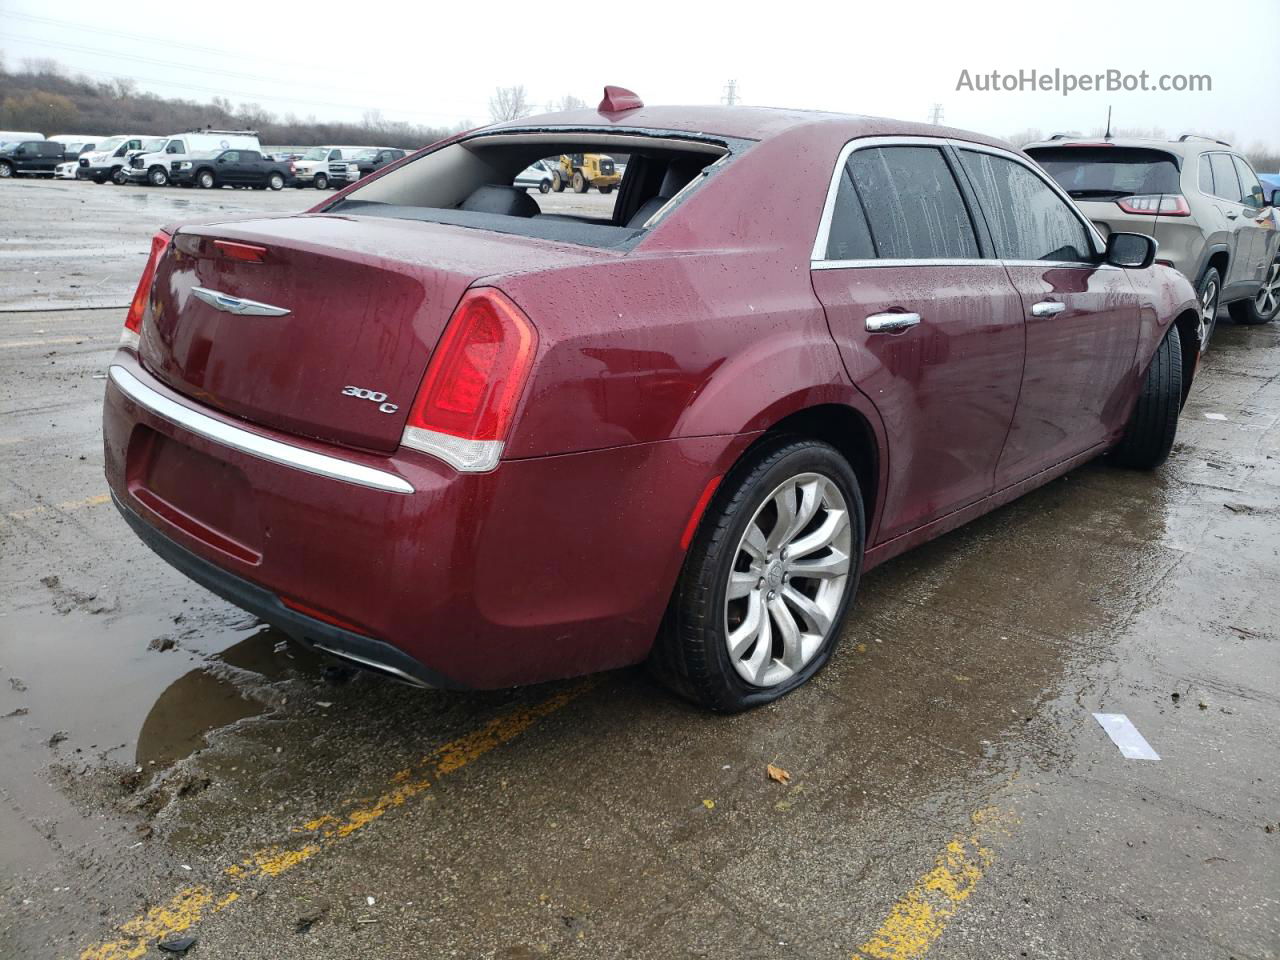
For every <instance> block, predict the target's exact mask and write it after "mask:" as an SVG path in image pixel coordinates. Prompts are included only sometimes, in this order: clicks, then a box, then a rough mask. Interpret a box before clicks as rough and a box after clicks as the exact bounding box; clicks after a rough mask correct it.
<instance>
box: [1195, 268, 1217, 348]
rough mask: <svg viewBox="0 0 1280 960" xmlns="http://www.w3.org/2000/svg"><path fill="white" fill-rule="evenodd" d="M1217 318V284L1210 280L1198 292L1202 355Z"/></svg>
mask: <svg viewBox="0 0 1280 960" xmlns="http://www.w3.org/2000/svg"><path fill="white" fill-rule="evenodd" d="M1217 318H1218V283H1217V281H1216V280H1213V279H1212V278H1210V280H1209V282H1208V283H1206V284H1205V285H1204V289H1203V290H1201V291H1200V330H1199V334H1200V352H1201V353H1204V351H1205V348H1206V347H1208V346H1209V338H1210V337H1212V336H1213V328H1214V324H1215V323H1216V321H1217Z"/></svg>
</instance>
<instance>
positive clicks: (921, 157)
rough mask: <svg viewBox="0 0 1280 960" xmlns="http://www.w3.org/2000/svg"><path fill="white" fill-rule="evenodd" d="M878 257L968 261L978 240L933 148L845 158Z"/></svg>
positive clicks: (947, 170)
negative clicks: (847, 160)
mask: <svg viewBox="0 0 1280 960" xmlns="http://www.w3.org/2000/svg"><path fill="white" fill-rule="evenodd" d="M848 172H849V176H850V177H851V178H852V181H853V185H854V187H855V188H856V189H857V194H858V197H859V198H860V199H861V201H862V209H863V211H864V212H865V213H866V220H867V225H868V227H869V228H870V231H871V239H872V243H873V244H874V247H875V252H876V255H877V256H879V257H880V258H882V259H887V260H971V259H975V258H977V257H978V256H979V253H978V240H977V237H976V236H975V234H974V231H973V223H972V222H971V221H970V219H969V211H968V209H967V208H966V207H965V204H964V199H963V197H961V195H960V188H959V187H958V186H957V185H956V182H955V178H954V177H953V176H952V175H951V168H950V167H949V166H948V165H947V161H946V159H945V158H944V157H943V155H942V151H941V150H939V149H938V148H937V147H905V146H904V147H872V148H870V149H865V150H855V151H854V152H853V153H852V154H851V155H850V156H849V163H848Z"/></svg>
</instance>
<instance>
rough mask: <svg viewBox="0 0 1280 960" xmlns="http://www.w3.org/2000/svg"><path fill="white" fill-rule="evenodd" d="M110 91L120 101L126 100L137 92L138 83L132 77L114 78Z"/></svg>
mask: <svg viewBox="0 0 1280 960" xmlns="http://www.w3.org/2000/svg"><path fill="white" fill-rule="evenodd" d="M112 89H113V90H114V91H115V94H116V97H117V98H119V99H120V100H128V99H129V98H130V97H132V96H133V95H134V94H135V93H137V92H138V83H137V81H136V80H134V79H133V78H132V77H116V78H115V80H113V81H112Z"/></svg>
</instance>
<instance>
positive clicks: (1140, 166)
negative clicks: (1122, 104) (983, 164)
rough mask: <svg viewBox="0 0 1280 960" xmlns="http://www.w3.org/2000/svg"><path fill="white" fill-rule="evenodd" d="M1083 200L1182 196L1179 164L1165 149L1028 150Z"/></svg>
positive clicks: (1052, 148)
mask: <svg viewBox="0 0 1280 960" xmlns="http://www.w3.org/2000/svg"><path fill="white" fill-rule="evenodd" d="M1027 153H1028V154H1030V155H1031V156H1032V157H1034V158H1035V160H1036V162H1037V163H1039V164H1040V165H1041V166H1042V167H1044V168H1045V170H1046V171H1048V173H1049V176H1051V177H1053V179H1054V180H1057V181H1058V185H1059V186H1060V187H1062V189H1063V190H1065V191H1067V193H1069V194H1070V195H1071V196H1072V197H1075V198H1076V199H1079V200H1090V199H1093V200H1114V199H1116V198H1117V197H1129V196H1133V195H1134V194H1144V193H1179V192H1181V188H1180V187H1179V181H1178V161H1177V158H1176V157H1174V156H1173V155H1172V154H1169V153H1165V152H1164V151H1162V150H1145V149H1142V148H1133V147H1040V148H1038V149H1032V150H1028V151H1027Z"/></svg>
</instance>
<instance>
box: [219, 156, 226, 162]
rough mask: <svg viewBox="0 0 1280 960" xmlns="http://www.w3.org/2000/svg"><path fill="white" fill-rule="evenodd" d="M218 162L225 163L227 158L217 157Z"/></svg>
mask: <svg viewBox="0 0 1280 960" xmlns="http://www.w3.org/2000/svg"><path fill="white" fill-rule="evenodd" d="M218 162H219V163H226V162H227V158H226V157H219V158H218Z"/></svg>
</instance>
